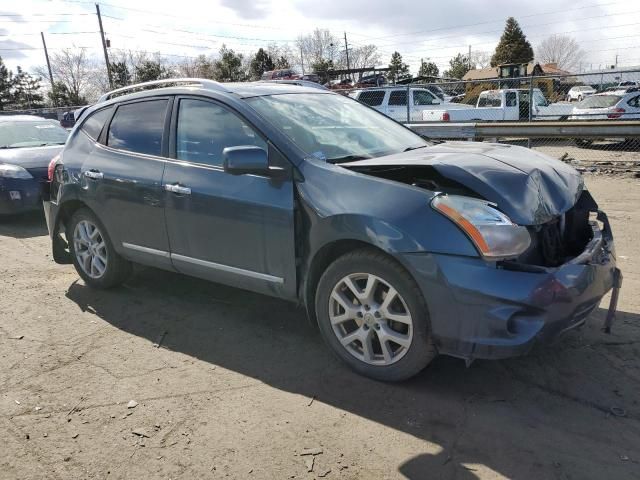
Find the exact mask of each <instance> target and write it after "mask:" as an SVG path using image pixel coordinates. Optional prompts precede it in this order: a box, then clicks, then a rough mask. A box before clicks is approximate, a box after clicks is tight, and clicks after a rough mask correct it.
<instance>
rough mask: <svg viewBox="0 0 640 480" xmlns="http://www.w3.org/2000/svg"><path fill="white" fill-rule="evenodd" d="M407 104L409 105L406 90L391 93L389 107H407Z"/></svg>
mask: <svg viewBox="0 0 640 480" xmlns="http://www.w3.org/2000/svg"><path fill="white" fill-rule="evenodd" d="M406 104H407V91H406V90H400V91H395V92H391V95H389V105H406Z"/></svg>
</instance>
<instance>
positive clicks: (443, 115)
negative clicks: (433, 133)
mask: <svg viewBox="0 0 640 480" xmlns="http://www.w3.org/2000/svg"><path fill="white" fill-rule="evenodd" d="M450 120H451V116H450V115H449V112H444V113H443V114H442V121H443V122H448V121H450Z"/></svg>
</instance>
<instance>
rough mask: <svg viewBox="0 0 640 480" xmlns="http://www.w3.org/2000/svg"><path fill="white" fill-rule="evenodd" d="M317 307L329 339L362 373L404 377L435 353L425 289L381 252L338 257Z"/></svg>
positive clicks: (324, 281) (318, 295)
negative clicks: (424, 295)
mask: <svg viewBox="0 0 640 480" xmlns="http://www.w3.org/2000/svg"><path fill="white" fill-rule="evenodd" d="M315 307H316V315H317V318H318V325H319V327H320V332H321V333H322V336H323V338H324V340H325V342H326V343H327V344H328V345H329V347H330V348H331V349H332V351H333V352H334V353H335V354H336V355H337V356H338V357H339V358H340V359H341V360H343V361H344V362H345V363H347V364H348V365H349V366H350V367H351V368H352V369H353V370H355V371H356V372H358V373H360V374H361V375H364V376H367V377H370V378H373V379H376V380H382V381H401V380H405V379H407V378H410V377H412V376H414V375H416V374H417V373H419V372H420V371H421V370H423V369H424V368H425V367H426V366H427V365H428V364H429V363H430V362H431V361H432V360H433V358H434V357H435V356H436V355H437V351H436V348H435V346H434V343H433V337H432V334H431V324H430V321H429V312H428V310H427V305H426V303H425V300H424V297H423V295H422V292H421V291H420V289H419V287H418V285H417V284H416V282H415V280H414V279H413V278H412V277H411V275H409V273H408V272H407V271H406V270H405V269H404V268H402V266H400V265H399V264H398V263H397V262H395V261H394V260H393V259H391V258H390V257H388V256H386V255H384V254H383V253H380V252H377V251H374V250H372V249H363V250H357V251H354V252H351V253H347V254H345V255H343V256H342V257H340V258H338V259H337V260H336V261H334V262H333V263H332V264H331V265H330V266H329V267H328V268H327V270H326V271H325V272H324V274H323V275H322V277H321V279H320V281H319V283H318V287H317V292H316V305H315Z"/></svg>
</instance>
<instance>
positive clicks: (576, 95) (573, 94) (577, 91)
mask: <svg viewBox="0 0 640 480" xmlns="http://www.w3.org/2000/svg"><path fill="white" fill-rule="evenodd" d="M594 93H596V89H595V88H593V87H592V86H591V85H576V86H575V87H571V88H570V89H569V91H568V92H567V100H568V101H570V102H573V101H577V102H581V101H582V100H584V99H585V98H586V97H588V96H589V95H593V94H594Z"/></svg>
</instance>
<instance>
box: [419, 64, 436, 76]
mask: <svg viewBox="0 0 640 480" xmlns="http://www.w3.org/2000/svg"><path fill="white" fill-rule="evenodd" d="M439 75H440V69H439V68H438V66H437V65H436V64H435V63H433V62H422V64H421V65H420V70H419V71H418V76H419V77H438V76H439Z"/></svg>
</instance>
